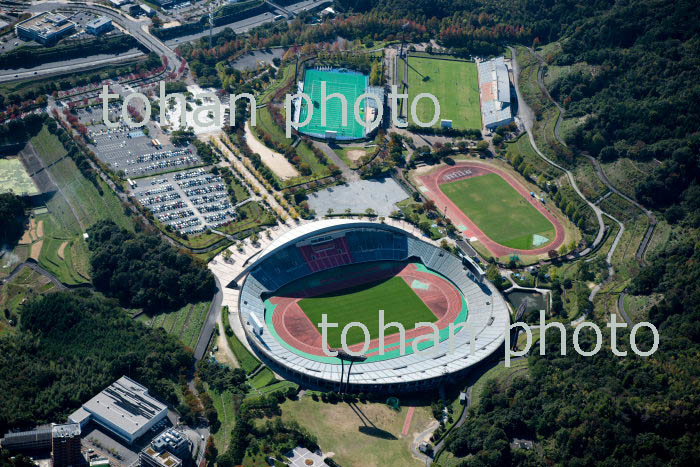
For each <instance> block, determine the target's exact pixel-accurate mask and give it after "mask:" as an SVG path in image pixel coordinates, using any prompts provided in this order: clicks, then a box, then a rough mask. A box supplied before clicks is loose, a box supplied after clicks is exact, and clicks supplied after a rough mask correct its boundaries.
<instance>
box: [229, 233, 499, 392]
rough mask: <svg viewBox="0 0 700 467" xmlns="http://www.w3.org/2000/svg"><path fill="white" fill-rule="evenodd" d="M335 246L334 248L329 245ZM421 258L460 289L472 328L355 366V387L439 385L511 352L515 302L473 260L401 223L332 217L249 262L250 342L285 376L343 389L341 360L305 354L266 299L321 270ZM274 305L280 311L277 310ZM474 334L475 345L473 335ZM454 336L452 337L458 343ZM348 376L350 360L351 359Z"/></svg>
mask: <svg viewBox="0 0 700 467" xmlns="http://www.w3.org/2000/svg"><path fill="white" fill-rule="evenodd" d="M323 242H336V243H335V244H334V245H331V248H330V251H333V253H332V254H333V255H335V256H329V255H327V256H326V257H324V258H321V259H319V258H316V257H315V256H314V257H313V259H310V256H309V254H308V252H306V251H305V250H304V249H305V248H308V245H312V244H315V245H319V244H322V243H323ZM327 250H328V249H327ZM377 261H382V262H383V261H389V262H391V261H396V262H400V261H404V262H406V261H409V262H410V261H415V262H420V263H421V264H422V265H424V266H425V267H426V268H427V269H426V270H430V271H433V272H435V273H437V274H439V275H440V276H441V277H442V278H445V279H446V280H447V281H449V283H451V286H453V287H456V289H458V291H459V293H461V296H462V297H463V299H462V301H463V302H464V303H465V304H466V305H465V306H466V307H468V315H466V316H467V317H466V318H465V323H466V325H465V327H464V330H467V331H466V332H463V331H460V332H456V333H455V334H454V338H453V339H445V340H441V341H440V342H439V344H438V345H437V347H436V346H434V345H431V348H430V349H428V350H425V351H416V352H415V353H410V354H403V355H398V356H396V357H392V358H389V359H383V360H381V361H373V360H372V359H368V360H367V361H364V362H357V363H354V367H353V370H352V373H351V374H350V376H349V383H348V386H347V387H346V389H347V390H349V391H351V392H370V391H383V392H410V391H420V390H425V389H428V388H431V387H434V386H436V385H438V384H440V383H442V382H444V381H445V380H446V379H448V380H449V379H450V377H451V376H452V375H455V374H463V373H465V372H467V371H468V369H469V368H470V367H472V366H474V365H476V364H478V363H479V362H481V361H483V360H485V359H487V358H489V357H490V356H491V355H492V354H494V352H496V351H499V350H500V351H501V352H502V350H503V345H504V338H505V332H507V330H508V326H509V324H510V313H509V309H508V306H507V304H506V302H505V300H504V299H503V297H502V296H501V294H500V293H499V292H498V291H497V289H496V288H495V286H493V284H491V283H489V282H488V281H487V280H486V279H485V278H484V274H483V271H482V270H481V269H480V268H479V267H478V265H476V264H475V263H473V262H472V261H471V259H470V258H467V257H461V258H460V257H458V256H455V255H453V254H451V253H449V252H447V251H445V250H444V249H442V248H439V247H438V246H436V245H434V244H432V243H430V242H428V241H426V240H424V239H422V238H421V237H420V236H419V234H418V233H414V232H411V231H408V230H405V229H404V228H401V227H400V226H398V225H397V224H393V225H389V224H385V223H380V222H370V221H362V220H354V219H326V220H321V221H316V222H310V223H307V224H302V225H300V226H299V227H296V228H293V229H291V230H289V231H287V232H285V233H283V234H282V235H280V236H279V237H277V238H276V239H274V240H273V241H272V242H271V243H269V244H268V245H267V247H265V248H264V249H263V250H262V251H261V252H260V253H259V254H257V255H256V257H255V259H254V260H253V261H252V262H251V263H249V264H248V265H247V266H248V267H247V268H246V269H247V271H248V274H247V276H245V279H244V281H243V283H242V284H241V285H240V289H239V292H240V293H239V294H238V310H239V313H238V316H239V318H240V324H241V326H242V328H243V329H244V331H245V335H246V337H247V340H248V342H249V344H250V346H251V347H252V348H253V349H254V350H255V352H256V353H257V354H258V355H259V356H260V357H261V358H262V359H263V360H264V361H265V362H266V363H267V364H268V365H269V366H270V367H271V368H272V369H273V370H274V371H275V372H277V373H278V374H280V375H281V376H283V377H285V378H288V379H290V380H292V381H296V382H298V383H300V384H303V385H305V386H308V387H316V388H322V389H330V390H336V389H338V388H341V387H342V383H341V372H342V371H343V369H342V367H341V364H340V361H339V360H337V359H331V358H330V357H326V358H316V357H315V356H313V355H308V354H307V353H304V352H301V351H297V350H296V349H295V348H293V347H291V346H290V345H288V344H287V343H286V342H284V341H283V340H282V339H281V338H280V336H279V335H278V334H277V333H276V332H274V329H270V328H271V327H274V325H273V320H272V317H271V316H267V314H271V313H272V314H274V313H273V312H271V311H269V310H270V307H269V306H268V305H269V304H266V297H269V296H271V295H273V294H274V292H275V291H277V290H278V289H280V288H281V287H283V286H285V285H287V284H290V283H292V282H294V281H296V280H298V279H300V278H303V277H306V276H310V275H311V274H315V273H317V272H319V271H323V270H326V271H327V270H330V269H333V268H336V267H339V266H343V265H348V264H360V263H368V264H369V263H371V262H377ZM273 309H274V308H273ZM470 334H473V335H474V342H473V343H472V342H471V340H470ZM450 341H452V342H450ZM345 375H346V378H347V363H346V364H345Z"/></svg>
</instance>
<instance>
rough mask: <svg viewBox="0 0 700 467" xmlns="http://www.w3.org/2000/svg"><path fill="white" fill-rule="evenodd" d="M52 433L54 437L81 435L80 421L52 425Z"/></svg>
mask: <svg viewBox="0 0 700 467" xmlns="http://www.w3.org/2000/svg"><path fill="white" fill-rule="evenodd" d="M51 434H52V436H53V437H54V438H73V437H75V436H80V425H79V424H78V423H66V424H63V425H54V426H52V427H51Z"/></svg>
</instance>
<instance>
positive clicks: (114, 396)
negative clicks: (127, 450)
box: [69, 376, 168, 444]
mask: <svg viewBox="0 0 700 467" xmlns="http://www.w3.org/2000/svg"><path fill="white" fill-rule="evenodd" d="M167 414H168V408H167V407H166V405H165V404H163V403H162V402H160V401H158V400H157V399H155V398H153V397H151V396H150V395H149V394H148V389H146V388H145V387H144V386H142V385H141V384H139V383H137V382H136V381H134V380H132V379H130V378H128V377H126V376H122V377H121V378H119V379H118V380H117V381H115V382H114V383H112V384H111V385H110V386H109V387H107V388H106V389H104V390H103V391H101V392H100V393H99V394H97V395H96V396H95V397H93V398H92V399H90V400H89V401H87V402H86V403H85V404H83V406H82V407H81V408H80V409H78V410H76V411H75V412H73V413H72V414H71V415H70V417H69V420H70V421H71V422H72V423H79V424H80V426H85V425H86V424H87V423H88V422H89V421H91V420H92V421H94V422H96V423H97V424H99V425H101V426H102V427H104V428H105V429H107V430H108V431H109V432H111V433H113V434H114V435H116V436H118V437H119V438H121V439H123V440H124V441H126V442H127V443H129V444H131V443H133V442H134V441H135V440H136V439H138V438H139V437H141V436H142V435H143V434H145V433H146V432H147V431H148V430H150V429H151V428H152V427H153V426H154V425H155V424H157V423H158V422H160V421H161V420H163V419H164V418H165V417H166V416H167Z"/></svg>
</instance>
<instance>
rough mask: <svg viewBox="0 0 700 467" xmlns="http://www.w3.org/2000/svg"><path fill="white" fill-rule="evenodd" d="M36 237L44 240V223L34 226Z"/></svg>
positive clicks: (40, 222)
mask: <svg viewBox="0 0 700 467" xmlns="http://www.w3.org/2000/svg"><path fill="white" fill-rule="evenodd" d="M36 236H37V238H44V221H39V223H38V224H37V225H36Z"/></svg>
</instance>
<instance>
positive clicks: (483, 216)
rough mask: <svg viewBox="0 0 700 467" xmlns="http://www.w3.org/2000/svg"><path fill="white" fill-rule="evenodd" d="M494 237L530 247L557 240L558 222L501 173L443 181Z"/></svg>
mask: <svg viewBox="0 0 700 467" xmlns="http://www.w3.org/2000/svg"><path fill="white" fill-rule="evenodd" d="M440 189H441V190H442V192H443V193H445V194H446V195H447V197H449V198H450V199H451V200H452V202H453V203H455V204H456V205H457V206H458V207H459V209H460V210H461V211H462V212H464V214H466V215H467V216H469V218H470V219H471V220H472V221H474V223H476V225H477V226H478V227H479V228H480V229H481V230H482V231H483V232H484V233H485V234H486V235H487V236H488V237H489V238H491V240H493V241H495V242H497V243H499V244H501V245H504V246H507V247H511V248H517V249H519V250H530V249H534V248H539V247H542V246H544V245H546V244H547V243H549V242H551V241H552V240H554V238H555V236H556V231H555V228H554V225H552V223H551V222H550V221H549V219H547V218H546V217H545V216H544V215H543V214H542V213H541V212H539V211H538V210H537V209H536V208H535V207H534V206H533V205H532V204H530V202H529V201H528V200H526V199H524V198H523V197H522V196H521V195H520V193H518V192H517V191H516V190H515V188H513V187H512V186H510V184H509V183H508V182H506V181H505V180H504V179H503V178H501V177H500V176H499V175H497V174H486V175H480V176H478V177H473V178H467V179H464V180H458V181H456V182H449V183H444V184H442V185H440Z"/></svg>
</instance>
